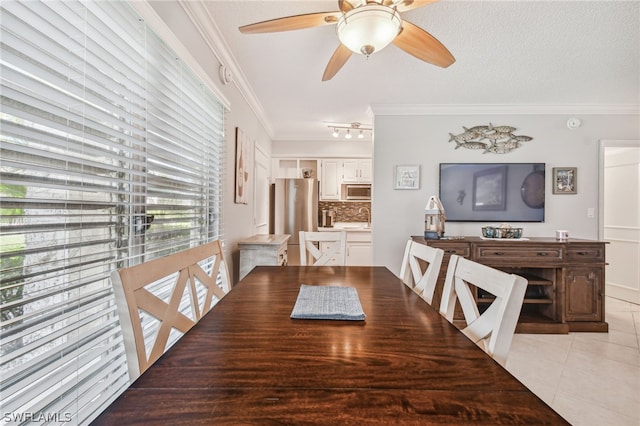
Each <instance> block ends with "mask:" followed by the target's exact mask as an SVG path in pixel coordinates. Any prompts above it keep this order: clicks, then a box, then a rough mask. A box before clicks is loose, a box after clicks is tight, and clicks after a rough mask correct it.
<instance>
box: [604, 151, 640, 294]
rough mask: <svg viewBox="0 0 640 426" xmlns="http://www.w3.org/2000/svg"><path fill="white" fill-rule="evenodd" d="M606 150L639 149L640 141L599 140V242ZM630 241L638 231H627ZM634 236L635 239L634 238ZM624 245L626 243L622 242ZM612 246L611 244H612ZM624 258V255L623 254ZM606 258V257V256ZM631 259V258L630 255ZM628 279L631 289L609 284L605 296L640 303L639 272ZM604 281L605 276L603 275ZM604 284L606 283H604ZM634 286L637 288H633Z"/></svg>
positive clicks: (632, 273)
mask: <svg viewBox="0 0 640 426" xmlns="http://www.w3.org/2000/svg"><path fill="white" fill-rule="evenodd" d="M607 148H639V149H640V140H600V143H599V159H598V209H599V210H598V211H599V214H598V239H599V240H601V241H604V240H605V217H604V208H605V194H604V188H605V154H606V152H605V151H606V149H607ZM629 234H630V239H629V242H631V243H633V241H634V240H636V241H637V240H639V239H640V238H638V237H637V234H638V230H637V229H630V230H629ZM634 236H635V237H634ZM623 242H624V243H626V241H623ZM612 244H613V242H612ZM625 256H626V254H625ZM607 257H608V256H607ZM631 257H632V258H633V256H632V255H631ZM632 263H635V265H629V267H631V268H638V265H637V261H635V262H633V261H632ZM607 268H609V266H607ZM630 274H631V276H630V279H631V280H632V281H634V280H635V281H637V282H632V283H631V287H626V286H621V285H616V284H613V283H611V282H609V283H608V284H607V285H606V291H605V294H607V295H610V296H612V297H615V298H618V299H622V300H625V301H628V302H632V303H640V272H638V271H637V269H636V272H635V274H634V272H631V273H630ZM605 280H606V274H605ZM605 284H606V283H605ZM633 286H636V287H638V288H633Z"/></svg>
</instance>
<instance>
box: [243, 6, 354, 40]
mask: <svg viewBox="0 0 640 426" xmlns="http://www.w3.org/2000/svg"><path fill="white" fill-rule="evenodd" d="M341 14H342V13H341V12H338V11H335V12H318V13H307V14H304V15H294V16H287V17H284V18H277V19H271V20H269V21H262V22H256V23H255V24H249V25H244V26H242V27H240V28H239V30H240V32H241V33H245V34H253V33H273V32H278V31H291V30H302V29H304V28H312V27H320V26H322V25H332V24H335V23H336V22H338V18H339V17H340V15H341Z"/></svg>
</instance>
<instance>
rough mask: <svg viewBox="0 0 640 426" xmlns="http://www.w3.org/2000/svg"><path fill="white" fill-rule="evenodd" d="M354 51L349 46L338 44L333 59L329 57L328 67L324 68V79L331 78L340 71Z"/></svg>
mask: <svg viewBox="0 0 640 426" xmlns="http://www.w3.org/2000/svg"><path fill="white" fill-rule="evenodd" d="M352 53H353V52H352V51H351V50H349V48H348V47H347V46H345V45H344V44H341V45H340V46H338V48H337V49H336V51H335V52H333V55H332V56H331V59H329V63H328V64H327V67H326V68H325V69H324V74H322V81H327V80H331V79H332V78H333V76H334V75H336V74H337V73H338V71H340V68H342V66H343V65H344V64H345V63H346V62H347V60H348V59H349V58H350V57H351V55H352Z"/></svg>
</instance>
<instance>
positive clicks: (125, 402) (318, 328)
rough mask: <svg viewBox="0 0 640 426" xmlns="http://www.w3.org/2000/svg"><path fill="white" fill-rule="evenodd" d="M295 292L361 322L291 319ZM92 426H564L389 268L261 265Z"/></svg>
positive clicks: (554, 414)
mask: <svg viewBox="0 0 640 426" xmlns="http://www.w3.org/2000/svg"><path fill="white" fill-rule="evenodd" d="M301 284H308V285H324V286H349V287H354V288H356V290H357V292H358V296H359V299H360V302H361V304H362V308H363V310H364V312H365V314H366V318H365V320H364V321H344V320H341V321H336V320H307V319H291V318H290V314H291V311H292V309H293V306H294V304H295V302H296V298H297V296H298V292H299V289H300V285H301ZM94 424H96V425H130V424H144V425H151V424H162V425H176V424H185V425H187V424H188V425H193V424H291V425H298V424H323V425H324V424H345V425H349V424H357V425H367V424H384V425H388V424H415V425H418V424H420V425H421V424H487V425H497V424H527V425H531V424H568V423H567V422H566V421H565V420H564V419H563V418H562V417H561V416H560V415H559V414H558V413H556V412H555V411H554V410H553V409H552V408H551V407H549V406H548V405H547V404H546V403H545V402H543V401H542V400H541V399H540V398H538V397H537V396H536V395H535V394H534V393H533V392H531V391H530V390H529V389H528V388H527V387H526V386H524V385H523V384H522V383H521V382H519V381H518V380H517V379H516V378H515V377H514V376H512V375H511V374H510V373H509V372H508V371H507V370H505V369H504V368H503V367H502V366H501V365H500V364H498V363H497V362H495V361H494V360H493V359H492V358H491V357H490V356H488V355H487V354H486V353H485V352H484V351H482V350H481V349H480V348H478V347H477V346H476V345H475V344H474V343H472V342H471V341H470V340H468V339H467V338H466V337H465V336H464V335H463V334H462V333H461V332H460V331H459V330H458V329H457V328H456V327H454V326H453V325H452V324H450V323H449V322H448V321H447V320H446V319H445V318H444V317H442V316H441V315H440V314H439V313H438V312H437V310H436V309H434V308H432V307H431V306H430V305H428V304H427V303H426V302H425V301H424V300H423V299H421V298H420V297H418V296H417V295H416V294H415V293H414V292H413V291H411V290H410V289H409V288H407V287H406V286H405V285H404V284H403V283H402V282H401V280H399V279H398V278H397V277H396V276H395V275H394V274H393V273H391V272H390V271H389V270H388V269H386V268H384V267H357V266H337V267H336V266H320V267H316V266H301V267H298V266H259V267H256V268H255V269H254V270H253V271H252V272H251V273H250V274H249V275H247V276H246V277H245V278H244V279H243V280H242V281H241V282H240V283H239V284H237V285H236V286H235V287H234V288H233V289H232V290H231V291H230V292H229V293H228V294H227V295H226V296H225V297H224V298H223V299H222V300H221V301H220V302H219V303H218V304H217V305H216V306H215V307H214V308H213V309H212V310H211V311H210V312H209V313H208V314H207V315H206V316H205V317H203V319H202V320H201V321H200V322H199V323H198V324H196V325H195V326H194V327H193V328H192V329H191V330H190V331H189V332H188V333H186V334H185V335H184V336H183V337H182V338H181V340H179V341H178V342H177V343H176V344H175V345H174V346H173V347H172V348H171V349H169V350H168V351H167V352H166V353H165V354H164V355H163V356H162V357H161V358H160V359H159V360H158V361H157V362H156V363H155V364H154V365H153V366H151V367H150V368H149V369H148V370H147V371H146V372H144V373H143V374H142V375H141V376H140V377H139V378H138V380H136V381H135V382H134V383H133V384H132V385H131V386H130V387H129V388H128V389H127V390H126V391H125V392H124V393H123V394H122V395H121V396H120V397H118V399H117V400H116V401H115V402H114V403H113V404H111V405H110V406H109V407H108V408H107V409H106V410H105V411H104V412H103V413H102V414H101V415H100V416H99V417H98V418H96V419H95V421H94Z"/></svg>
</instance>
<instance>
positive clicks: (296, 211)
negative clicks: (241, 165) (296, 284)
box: [273, 178, 318, 265]
mask: <svg viewBox="0 0 640 426" xmlns="http://www.w3.org/2000/svg"><path fill="white" fill-rule="evenodd" d="M273 213H274V214H273V218H274V233H275V234H289V235H291V238H289V243H288V247H287V257H288V260H287V263H288V264H289V265H299V264H300V242H299V238H298V233H299V232H300V231H317V230H318V181H317V180H316V179H306V178H304V179H293V178H286V179H276V183H275V190H274V195H273Z"/></svg>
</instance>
